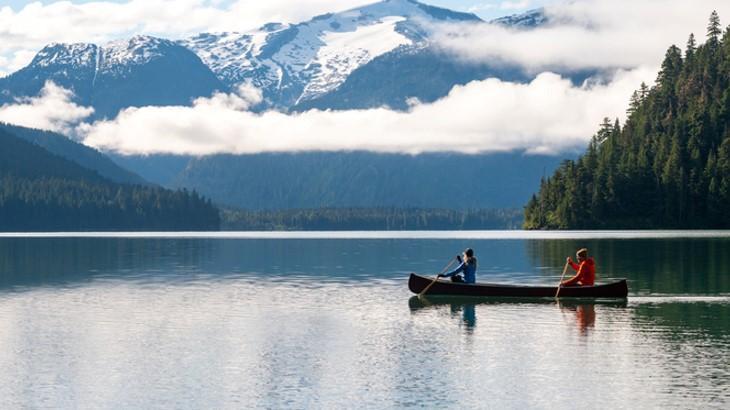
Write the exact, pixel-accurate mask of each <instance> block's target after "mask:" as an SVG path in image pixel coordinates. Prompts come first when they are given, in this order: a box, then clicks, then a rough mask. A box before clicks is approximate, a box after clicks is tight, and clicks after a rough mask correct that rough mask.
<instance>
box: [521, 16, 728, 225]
mask: <svg viewBox="0 0 730 410" xmlns="http://www.w3.org/2000/svg"><path fill="white" fill-rule="evenodd" d="M627 114H628V115H627V120H626V123H625V124H623V126H622V125H621V124H620V123H619V121H618V120H616V121H611V120H609V119H608V118H607V119H605V120H604V121H603V123H602V124H601V125H600V129H599V130H598V132H597V133H596V134H595V135H594V136H593V138H592V140H591V142H590V145H589V146H588V149H587V151H586V152H585V154H584V155H583V156H581V157H580V158H579V159H577V160H575V161H565V162H563V163H562V165H561V166H560V167H559V168H558V169H557V170H556V171H555V173H554V174H553V175H552V176H551V177H550V178H548V179H544V180H543V181H542V183H541V186H540V190H539V192H538V193H537V194H536V195H533V197H532V198H531V199H530V201H529V202H528V204H527V205H526V207H525V223H524V227H525V228H526V229H651V228H686V229H689V228H695V229H698V228H730V27H728V28H727V29H726V30H725V31H724V33H723V31H722V30H721V26H720V19H719V17H718V15H717V13H716V12H713V13H712V15H711V17H710V21H709V24H708V27H707V40H706V42H705V44H703V45H697V44H696V41H695V38H694V35H690V36H689V40H688V42H687V45H686V48H685V50H684V52H682V50H681V49H680V48H678V47H676V46H674V45H673V46H671V47H669V49H668V50H667V52H666V55H665V58H664V61H663V63H662V66H661V70H660V72H659V74H658V77H657V80H656V85H654V86H653V87H647V86H646V85H645V84H642V85H641V87H640V88H639V89H638V90H637V91H636V92H634V94H633V95H632V97H631V99H630V102H629V108H628V112H627Z"/></svg>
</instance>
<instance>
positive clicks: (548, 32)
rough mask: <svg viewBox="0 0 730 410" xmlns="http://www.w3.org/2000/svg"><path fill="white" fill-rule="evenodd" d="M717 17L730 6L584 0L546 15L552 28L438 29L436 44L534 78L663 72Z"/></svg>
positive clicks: (672, 0) (718, 0)
mask: <svg viewBox="0 0 730 410" xmlns="http://www.w3.org/2000/svg"><path fill="white" fill-rule="evenodd" d="M712 10H717V11H718V12H719V14H720V17H724V18H725V19H730V2H728V1H727V0H699V1H687V0H642V1H635V0H611V1H608V0H582V1H570V2H561V3H555V4H552V5H550V6H549V7H546V8H545V13H546V14H547V16H548V17H549V19H550V21H553V22H554V23H553V24H548V25H546V26H544V27H539V28H536V29H530V30H524V29H522V30H520V29H513V28H507V27H503V26H498V25H489V24H458V25H440V26H438V27H435V28H434V30H435V32H436V37H435V42H436V43H437V44H438V45H439V46H440V47H441V48H442V49H444V50H446V51H449V52H452V53H453V54H454V55H456V56H457V57H460V58H463V59H466V60H470V61H479V62H490V63H494V62H504V63H509V64H517V65H520V66H523V67H526V68H528V69H530V70H531V71H533V72H536V73H537V72H541V71H544V70H555V69H585V68H588V69H591V68H606V67H623V68H632V67H638V66H646V65H652V66H653V65H657V64H658V63H659V62H661V60H662V58H663V56H664V53H665V51H666V50H667V48H668V47H669V46H670V45H671V44H676V45H678V46H680V47H683V46H684V45H685V43H686V41H687V37H688V36H689V33H690V32H694V33H695V35H696V36H697V38H698V41H702V39H703V38H704V34H705V31H706V26H707V21H708V17H709V15H710V13H711V12H712Z"/></svg>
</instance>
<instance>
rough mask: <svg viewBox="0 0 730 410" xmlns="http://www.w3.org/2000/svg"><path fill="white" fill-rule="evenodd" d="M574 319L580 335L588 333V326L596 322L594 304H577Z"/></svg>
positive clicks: (590, 326)
mask: <svg viewBox="0 0 730 410" xmlns="http://www.w3.org/2000/svg"><path fill="white" fill-rule="evenodd" d="M575 319H576V321H577V322H578V329H580V333H581V334H582V335H586V334H588V328H592V327H593V326H594V325H595V324H596V306H595V305H578V306H577V308H576V310H575Z"/></svg>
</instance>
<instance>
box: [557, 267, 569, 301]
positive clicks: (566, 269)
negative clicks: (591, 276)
mask: <svg viewBox="0 0 730 410" xmlns="http://www.w3.org/2000/svg"><path fill="white" fill-rule="evenodd" d="M567 271H568V261H565V267H564V268H563V274H562V275H560V282H558V290H557V291H556V292H555V299H557V298H558V295H559V294H560V285H561V284H562V283H563V278H564V277H565V272H567Z"/></svg>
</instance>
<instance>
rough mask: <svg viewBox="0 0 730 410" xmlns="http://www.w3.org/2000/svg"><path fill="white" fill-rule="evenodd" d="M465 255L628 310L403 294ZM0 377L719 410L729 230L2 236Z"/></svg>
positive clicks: (75, 397)
mask: <svg viewBox="0 0 730 410" xmlns="http://www.w3.org/2000/svg"><path fill="white" fill-rule="evenodd" d="M467 246H468V247H472V248H474V250H475V253H476V256H477V258H478V259H479V270H478V274H477V275H478V280H480V281H490V282H511V283H546V284H554V283H556V282H557V281H558V279H559V277H560V273H561V271H562V268H563V265H564V263H565V257H566V256H569V255H573V254H574V252H575V250H576V249H578V248H580V247H588V248H589V249H590V252H591V254H592V256H594V257H595V258H596V262H597V266H598V269H597V273H598V275H597V276H598V280H599V281H602V280H608V279H610V278H616V277H625V278H627V279H628V280H629V298H628V299H627V300H619V301H610V300H597V301H591V300H589V301H586V300H573V301H571V300H562V301H560V302H559V303H556V302H555V301H554V300H543V301H540V300H537V301H534V302H524V301H522V302H520V303H505V302H501V301H500V302H496V301H490V300H488V299H487V300H485V301H484V302H483V303H472V302H469V301H467V302H464V301H446V302H443V301H429V300H428V299H425V300H419V299H418V298H414V297H413V295H412V294H411V293H410V292H409V291H408V289H407V286H406V281H407V277H408V274H409V273H410V272H419V273H423V274H428V275H433V274H435V273H437V272H438V271H440V270H441V269H442V268H443V267H444V265H446V264H447V263H448V261H449V259H450V258H453V257H454V256H455V255H456V254H457V253H459V252H460V251H462V250H463V249H464V248H466V247H467ZM442 302H443V303H442ZM0 369H2V371H1V372H0V408H3V409H7V408H93V409H98V408H123V409H129V408H196V409H197V408H328V409H329V408H378V409H381V408H402V407H428V408H499V409H502V408H518V409H522V408H527V407H532V408H535V407H537V408H576V409H583V408H728V406H730V233H729V232H722V231H721V232H702V231H697V232H681V231H680V232H559V233H555V232H519V231H516V232H336V233H326V232H314V233H212V234H205V233H203V234H198V233H170V234H145V233H142V234H138V233H134V234H4V235H0Z"/></svg>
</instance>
